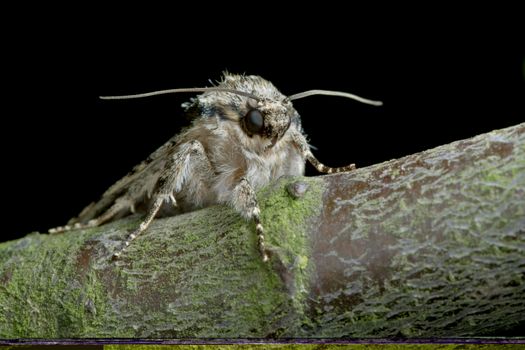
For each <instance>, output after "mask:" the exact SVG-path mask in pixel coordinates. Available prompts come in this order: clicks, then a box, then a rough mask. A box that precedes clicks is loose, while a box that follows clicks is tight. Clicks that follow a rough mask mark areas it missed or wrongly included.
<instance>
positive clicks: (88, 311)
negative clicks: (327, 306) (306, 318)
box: [0, 178, 322, 338]
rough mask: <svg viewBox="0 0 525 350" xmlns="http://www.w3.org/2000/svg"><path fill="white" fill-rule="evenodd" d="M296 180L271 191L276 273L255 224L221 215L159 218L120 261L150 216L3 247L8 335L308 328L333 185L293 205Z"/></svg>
mask: <svg viewBox="0 0 525 350" xmlns="http://www.w3.org/2000/svg"><path fill="white" fill-rule="evenodd" d="M292 181H295V180H294V179H291V178H288V179H282V180H280V181H278V182H277V183H274V184H272V186H271V188H268V189H265V190H263V191H262V192H261V193H260V194H259V198H260V203H261V209H262V220H263V222H264V223H265V228H266V230H267V242H268V245H269V246H270V247H271V248H272V250H273V251H274V252H275V253H274V258H273V259H272V261H271V263H270V264H265V263H263V262H262V261H261V258H260V257H259V255H258V253H257V249H256V235H255V230H254V227H253V224H252V223H249V222H245V221H243V220H241V219H240V218H239V216H238V214H236V213H235V212H233V210H231V209H229V208H227V207H220V206H217V207H212V208H208V209H205V210H200V211H196V212H192V213H188V214H184V215H181V216H178V217H172V218H167V219H159V220H156V221H155V222H154V223H153V225H152V226H151V228H150V229H149V230H148V232H147V233H145V234H143V235H142V236H141V237H140V238H138V239H137V240H136V241H135V242H134V243H133V245H131V246H130V248H129V249H128V250H127V253H126V254H125V255H124V256H123V257H122V259H121V260H120V261H117V262H114V263H111V262H110V261H109V259H110V256H111V252H112V251H114V250H115V249H116V247H117V246H118V242H119V241H121V240H122V238H123V237H125V235H126V229H128V228H132V227H134V226H135V225H136V224H138V221H139V218H130V219H125V220H121V221H119V222H115V223H112V224H108V225H105V226H103V227H100V228H95V229H90V230H78V231H72V232H68V233H65V234H60V235H51V236H49V235H46V234H38V233H33V234H30V235H28V236H26V237H25V238H23V239H21V240H18V241H13V242H6V243H3V244H1V245H0V266H1V267H0V276H1V278H2V282H3V283H2V286H1V287H0V288H1V289H0V310H1V313H0V337H4V338H13V337H24V338H30V337H44V338H60V337H179V338H184V337H210V336H212V335H213V336H216V337H239V336H243V337H261V336H266V335H268V334H274V335H275V336H279V335H280V334H281V333H283V332H284V330H288V331H289V330H291V329H294V328H295V327H300V323H301V319H302V313H303V312H302V310H301V307H302V305H304V303H303V302H302V300H301V299H302V298H304V297H305V291H306V290H307V286H305V283H307V281H308V278H306V277H304V275H305V274H306V273H307V263H306V261H307V260H306V259H307V258H306V257H307V256H308V251H307V249H308V246H309V244H308V242H307V240H308V237H307V235H306V228H307V224H308V222H309V220H310V219H311V217H313V216H315V215H316V212H318V210H319V209H318V208H319V207H320V201H321V196H322V182H321V181H320V180H319V179H304V180H303V181H306V182H308V184H309V185H310V190H309V191H308V192H307V193H306V195H305V196H304V198H301V199H293V198H291V197H290V196H289V195H288V193H287V192H286V185H287V184H288V183H290V182H292ZM210 228H212V229H210ZM305 260H306V261H305ZM274 266H275V269H274V268H273V267H274Z"/></svg>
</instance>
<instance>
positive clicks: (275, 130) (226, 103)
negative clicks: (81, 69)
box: [101, 73, 382, 149]
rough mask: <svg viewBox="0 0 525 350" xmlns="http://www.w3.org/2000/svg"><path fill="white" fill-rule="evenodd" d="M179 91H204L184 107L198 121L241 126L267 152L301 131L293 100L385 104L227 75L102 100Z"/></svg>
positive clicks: (343, 94)
mask: <svg viewBox="0 0 525 350" xmlns="http://www.w3.org/2000/svg"><path fill="white" fill-rule="evenodd" d="M178 92H204V93H203V94H201V95H198V96H197V97H194V98H192V99H191V100H190V102H187V103H184V104H183V105H182V107H184V108H185V109H186V112H187V113H188V114H189V115H190V116H193V117H196V118H211V117H215V118H220V119H223V120H225V121H229V122H230V123H233V124H234V125H236V126H238V127H239V128H240V130H241V131H242V133H243V134H244V135H246V136H247V137H248V138H249V139H255V141H262V142H257V143H258V144H262V145H263V149H266V148H269V147H273V145H275V144H276V143H277V142H278V141H279V140H280V139H281V138H282V137H283V136H284V135H285V134H286V132H287V131H288V130H289V129H290V127H295V128H298V129H300V127H301V126H300V124H301V122H300V117H299V113H297V111H296V110H295V109H294V108H293V105H292V103H291V101H292V100H297V99H300V98H304V97H308V96H312V95H330V96H341V97H347V98H351V99H354V100H357V101H359V102H363V103H368V104H371V105H375V106H380V105H381V104H382V102H380V101H372V100H368V99H365V98H362V97H359V96H356V95H353V94H349V93H346V92H339V91H329V90H309V91H305V92H301V93H298V94H295V95H291V96H285V95H283V94H281V93H280V92H279V90H277V88H275V86H273V84H272V83H270V82H269V81H268V80H265V79H263V78H261V77H259V76H255V75H237V74H229V73H225V74H224V77H223V80H222V81H221V82H220V83H219V85H217V86H214V87H210V88H182V89H170V90H161V91H153V92H147V93H142V94H136V95H125V96H105V97H102V96H101V98H102V99H111V100H115V99H129V98H142V97H148V96H155V95H162V94H167V93H178Z"/></svg>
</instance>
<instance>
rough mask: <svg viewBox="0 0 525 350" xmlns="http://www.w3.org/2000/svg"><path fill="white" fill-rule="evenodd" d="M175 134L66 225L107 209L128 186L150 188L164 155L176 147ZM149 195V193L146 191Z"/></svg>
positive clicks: (84, 220) (85, 220) (84, 221)
mask: <svg viewBox="0 0 525 350" xmlns="http://www.w3.org/2000/svg"><path fill="white" fill-rule="evenodd" d="M176 145H177V142H176V136H174V137H172V138H171V139H170V140H169V141H168V142H166V143H165V144H164V145H162V146H161V147H159V148H158V149H157V150H156V151H155V152H153V153H152V154H151V155H150V156H149V157H148V158H147V159H146V160H144V161H142V162H141V163H140V164H138V165H136V166H135V167H134V168H133V169H132V170H131V171H130V172H129V173H128V174H127V175H126V176H124V177H123V178H121V179H120V180H118V181H117V182H116V183H115V184H113V185H112V186H111V187H110V188H109V189H108V190H107V191H106V192H104V194H103V195H102V197H101V198H100V200H99V201H98V202H92V203H91V204H89V205H88V206H86V207H85V208H84V209H83V210H82V211H81V212H80V214H79V215H78V216H77V217H75V218H72V219H71V220H69V222H68V225H72V224H75V223H86V222H87V221H89V220H91V219H94V218H96V217H98V216H100V215H101V214H102V213H104V212H105V211H106V210H107V209H109V208H110V207H111V206H112V205H113V203H114V202H115V200H117V199H118V198H119V197H121V196H123V195H125V194H126V193H127V192H128V190H129V188H131V187H139V186H143V187H144V191H143V193H141V194H144V192H147V191H148V190H149V191H151V190H152V186H154V182H155V181H156V179H157V178H158V176H159V174H158V173H159V171H160V170H162V168H163V166H164V162H165V161H166V156H167V155H168V154H170V153H171V152H172V151H173V150H174V149H175V147H176ZM148 195H151V193H148Z"/></svg>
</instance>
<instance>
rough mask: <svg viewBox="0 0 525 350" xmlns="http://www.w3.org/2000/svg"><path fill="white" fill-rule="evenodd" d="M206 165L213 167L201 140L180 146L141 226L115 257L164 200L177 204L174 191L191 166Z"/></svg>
mask: <svg viewBox="0 0 525 350" xmlns="http://www.w3.org/2000/svg"><path fill="white" fill-rule="evenodd" d="M196 166H197V167H200V168H201V169H202V167H204V169H208V170H209V169H211V164H210V162H209V160H208V156H207V155H206V152H205V150H204V147H203V146H202V144H201V143H200V142H199V141H191V142H188V143H186V144H183V145H181V146H180V148H179V149H178V151H177V152H175V153H173V154H172V155H171V157H169V159H168V161H167V162H166V165H165V166H164V169H163V170H162V173H161V174H160V176H159V178H158V180H157V189H156V191H155V192H154V194H153V196H152V198H153V204H152V205H151V207H150V209H149V210H148V213H147V214H146V217H145V218H144V220H142V222H141V223H140V225H139V227H138V228H137V229H135V230H134V231H133V232H132V233H130V234H129V235H128V237H127V238H126V240H125V241H124V245H123V247H122V248H121V249H120V250H119V251H117V252H116V253H114V254H113V258H119V257H120V256H121V255H122V253H123V252H124V251H125V250H126V248H127V247H129V245H130V244H131V242H132V241H133V240H134V239H135V238H137V236H138V235H140V234H141V233H142V232H144V231H145V230H146V229H147V228H148V226H149V225H150V224H151V222H152V221H153V219H154V218H155V216H156V215H157V213H158V212H159V210H160V208H161V207H162V204H163V203H164V202H166V203H170V202H171V204H172V205H174V206H177V201H176V199H175V196H174V193H177V192H179V191H180V190H181V189H182V186H183V185H184V182H185V181H186V179H187V178H188V177H189V176H191V173H192V171H191V168H193V167H196Z"/></svg>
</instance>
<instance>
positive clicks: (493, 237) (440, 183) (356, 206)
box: [0, 124, 525, 338]
mask: <svg viewBox="0 0 525 350" xmlns="http://www.w3.org/2000/svg"><path fill="white" fill-rule="evenodd" d="M305 185H307V186H308V190H307V191H306V192H305V193H302V190H303V189H304V188H305ZM259 198H260V203H261V209H262V220H263V222H264V224H265V227H266V230H267V234H266V236H267V240H268V243H269V244H270V245H271V246H272V251H273V254H272V257H271V261H270V263H266V264H265V263H263V262H262V261H261V258H260V256H259V255H258V252H257V244H256V235H255V228H254V227H253V226H252V224H250V223H247V222H245V221H243V220H242V219H240V218H239V216H238V215H237V214H236V213H234V212H233V211H232V210H231V209H229V208H226V207H222V206H216V207H212V208H208V209H204V210H199V211H196V212H192V213H188V214H184V215H180V216H176V217H171V218H166V219H158V220H155V221H154V223H153V224H152V225H151V227H150V228H149V229H148V231H147V232H146V233H144V234H143V235H142V236H140V237H139V238H137V240H135V241H134V242H133V244H132V245H131V246H130V247H129V249H128V250H127V251H126V253H125V254H124V255H123V256H122V258H121V260H119V261H117V262H112V261H111V259H110V258H111V254H112V253H113V252H114V251H115V249H116V248H117V246H118V244H119V243H120V242H121V241H122V240H123V239H124V237H125V236H126V233H127V230H128V229H130V228H132V227H134V226H135V225H136V224H137V223H138V221H139V218H138V217H132V218H128V219H124V220H120V221H118V222H115V223H111V224H108V225H104V226H102V227H100V228H94V229H89V230H81V231H80V230H79V231H72V232H68V233H65V234H59V235H47V234H39V233H32V234H30V235H28V236H26V237H25V238H22V239H19V240H16V241H11V242H5V243H2V244H0V282H1V287H0V337H2V338H18V337H22V338H30V337H38V338H63V337H67V338H73V337H75V338H77V337H90V338H98V337H103V338H108V337H118V338H122V337H155V338H164V337H169V338H217V337H219V338H237V337H243V338H246V337H297V338H303V337H316V338H317V337H391V336H407V337H430V336H443V337H456V336H484V335H498V332H500V333H501V332H503V331H504V330H505V329H506V328H509V327H514V326H516V325H517V324H519V323H523V322H524V321H525V281H524V280H525V124H520V125H517V126H515V127H510V128H507V129H503V130H498V131H494V132H491V133H488V134H484V135H480V136H477V137H474V138H472V139H467V140H463V141H459V142H454V143H452V144H449V145H445V146H441V147H438V148H435V149H432V150H429V151H425V152H421V153H418V154H414V155H411V156H408V157H404V158H401V159H397V160H392V161H389V162H385V163H382V164H378V165H374V166H371V167H367V168H362V169H357V170H355V171H352V172H350V173H344V174H337V175H330V176H322V177H313V178H286V179H280V180H279V181H277V182H275V183H273V184H271V185H270V186H269V187H268V188H266V189H265V190H263V191H261V192H260V193H259Z"/></svg>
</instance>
